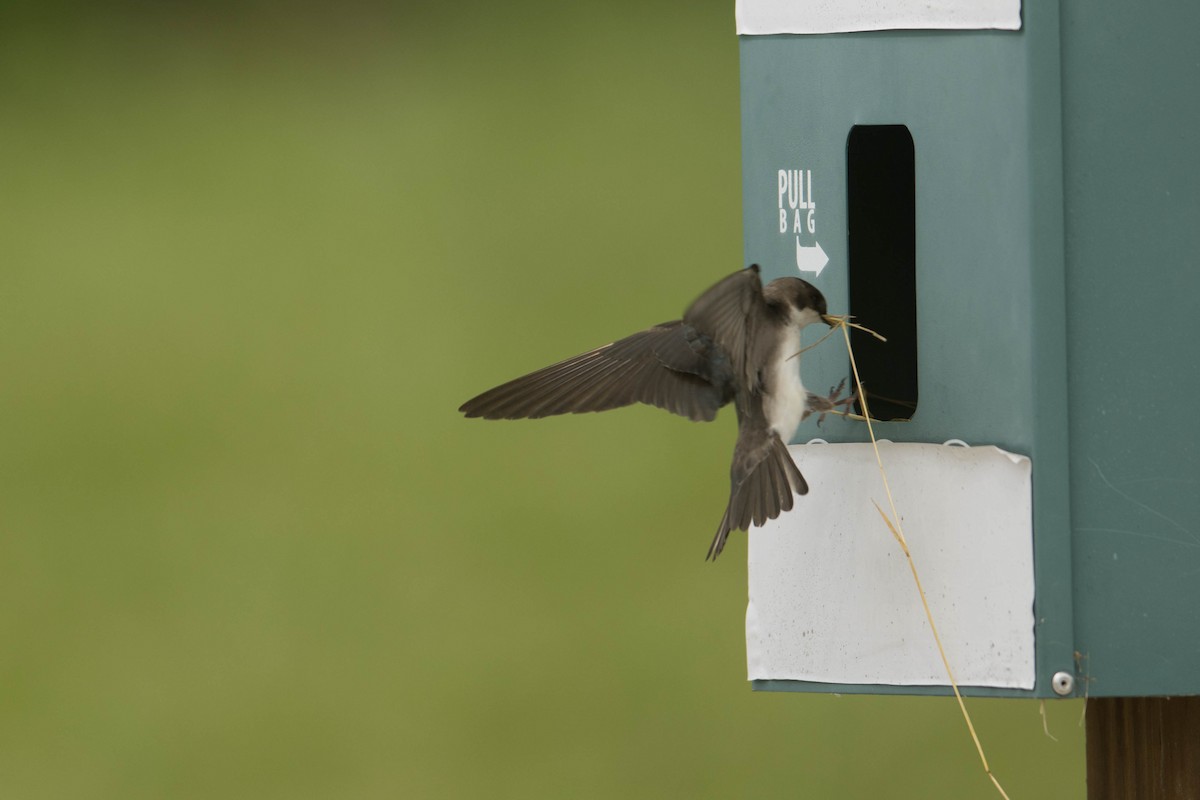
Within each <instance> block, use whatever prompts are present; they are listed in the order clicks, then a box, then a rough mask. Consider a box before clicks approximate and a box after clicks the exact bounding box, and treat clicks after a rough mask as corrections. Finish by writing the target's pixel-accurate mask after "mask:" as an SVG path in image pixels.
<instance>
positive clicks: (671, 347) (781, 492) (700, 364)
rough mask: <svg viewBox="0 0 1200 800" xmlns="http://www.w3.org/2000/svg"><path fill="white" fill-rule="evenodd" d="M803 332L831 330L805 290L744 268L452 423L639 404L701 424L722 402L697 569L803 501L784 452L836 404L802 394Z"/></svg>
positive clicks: (495, 394) (498, 392)
mask: <svg viewBox="0 0 1200 800" xmlns="http://www.w3.org/2000/svg"><path fill="white" fill-rule="evenodd" d="M814 322H825V323H826V324H830V321H829V320H828V319H826V308H825V297H824V296H823V295H822V294H821V292H820V291H819V290H818V289H817V288H816V287H815V286H813V285H812V284H810V283H808V282H807V281H804V280H801V279H800V278H777V279H776V280H773V281H771V282H770V283H768V284H767V285H766V286H765V287H764V286H763V285H762V281H761V280H760V278H759V274H758V265H757V264H754V265H751V266H750V267H748V268H746V269H744V270H741V271H739V272H735V273H734V274H732V275H730V276H728V277H727V278H725V279H723V280H721V281H720V282H719V283H717V284H716V285H715V286H713V287H712V288H711V289H709V290H708V291H706V292H705V293H704V294H702V295H700V297H699V298H697V299H696V302H694V303H692V305H691V306H690V307H689V308H688V309H687V311H685V312H684V314H683V319H681V320H675V321H673V322H664V323H662V324H661V325H655V326H654V327H652V328H649V329H647V330H644V331H641V332H640V333H635V334H633V335H632V336H627V337H625V338H624V339H620V340H618V341H615V342H613V343H611V344H606V345H604V346H603V347H599V348H596V349H595V350H591V351H589V352H587V353H583V354H582V355H578V356H575V357H574V358H569V359H567V360H566V361H561V362H559V363H557V364H554V365H552V366H549V367H546V368H544V369H540V370H538V371H537V372H532V373H530V374H528V375H525V376H524V377H521V378H517V379H516V380H511V381H509V382H508V383H505V384H503V385H501V386H497V387H496V388H494V389H489V390H488V391H486V392H484V393H483V394H481V395H479V396H478V397H475V398H473V399H471V400H468V401H467V402H465V403H463V404H462V406H461V407H460V408H459V411H461V412H463V413H464V414H466V415H467V416H468V417H483V418H484V419H537V418H540V417H548V416H552V415H555V414H579V413H583V412H585V411H607V410H608V409H610V408H620V407H621V406H627V405H632V404H633V403H647V404H650V405H654V406H658V407H659V408H663V409H666V410H667V411H670V412H672V413H674V414H679V415H680V416H684V417H687V418H688V419H692V420H696V421H705V422H710V421H712V420H713V419H715V418H716V416H717V410H718V409H720V408H721V406H724V405H725V404H726V403H729V402H730V401H732V402H733V404H734V408H735V409H736V410H737V419H738V437H737V444H736V445H734V448H733V465H732V467H731V468H730V471H729V478H730V484H731V487H730V494H729V504H728V506H727V507H726V509H725V515H724V516H723V517H722V518H721V524H720V526H719V527H718V528H717V534H716V536H715V537H713V541H712V545H711V546H710V547H709V548H708V557H707V559H706V560H708V559H715V558H716V557H717V556H719V555H720V554H721V551H722V550H723V549H724V547H725V539H726V538H727V537H728V536H729V532H730V531H732V530H737V529H743V530H745V529H748V528H749V526H750V524H751V523H753V524H755V525H762V524H763V523H764V522H766V521H767V520H770V519H775V518H776V517H778V516H779V515H780V514H781V513H783V512H784V511H789V510H791V508H792V496H793V495H794V494H807V493H808V484H807V483H806V482H805V480H804V476H803V475H801V474H800V470H799V469H798V468H797V467H796V464H795V462H793V461H792V457H791V456H790V455H789V454H788V450H787V443H788V441H790V440H791V438H792V436H793V435H794V434H795V432H796V428H797V427H799V425H800V421H801V420H802V419H803V418H804V417H805V416H807V415H808V413H809V411H811V410H822V411H826V410H829V409H830V408H831V407H832V405H835V404H837V403H834V402H831V401H832V398H829V399H827V398H822V397H817V396H816V395H813V394H810V393H808V392H806V391H805V390H804V385H803V384H802V383H801V381H800V365H799V359H793V357H794V356H795V355H796V354H798V353H799V352H800V331H801V329H802V328H804V327H805V326H807V325H810V324H812V323H814ZM842 402H844V401H842Z"/></svg>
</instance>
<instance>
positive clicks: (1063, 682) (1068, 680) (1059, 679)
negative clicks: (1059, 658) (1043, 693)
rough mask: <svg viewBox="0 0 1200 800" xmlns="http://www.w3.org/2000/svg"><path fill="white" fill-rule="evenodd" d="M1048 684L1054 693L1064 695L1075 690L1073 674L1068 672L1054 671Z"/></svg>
mask: <svg viewBox="0 0 1200 800" xmlns="http://www.w3.org/2000/svg"><path fill="white" fill-rule="evenodd" d="M1050 686H1051V688H1053V689H1054V693H1055V694H1057V695H1061V696H1063V697H1066V696H1067V695H1069V694H1070V693H1071V692H1072V691H1074V690H1075V676H1074V675H1072V674H1071V673H1069V672H1056V673H1054V677H1053V678H1051V679H1050Z"/></svg>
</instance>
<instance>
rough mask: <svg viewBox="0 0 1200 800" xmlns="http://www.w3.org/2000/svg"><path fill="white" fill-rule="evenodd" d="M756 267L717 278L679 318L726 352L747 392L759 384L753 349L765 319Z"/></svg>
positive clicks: (758, 343) (765, 307) (765, 306)
mask: <svg viewBox="0 0 1200 800" xmlns="http://www.w3.org/2000/svg"><path fill="white" fill-rule="evenodd" d="M767 316H768V311H767V303H766V300H765V299H764V298H763V287H762V280H761V279H760V278H759V276H758V266H757V265H752V266H750V267H747V268H746V269H743V270H739V271H738V272H735V273H733V274H732V275H730V276H728V277H726V278H724V279H722V280H720V281H718V282H717V283H716V285H714V286H713V287H712V288H710V289H709V290H708V291H706V292H705V293H704V294H702V295H700V296H699V297H698V298H696V301H695V302H694V303H692V304H691V306H689V307H688V310H687V311H685V312H684V314H683V321H684V322H686V323H688V324H689V325H692V326H693V327H694V328H695V329H696V330H698V331H700V332H701V333H703V334H707V335H708V336H711V337H712V339H713V341H714V342H716V344H717V346H718V347H719V348H721V349H722V350H724V351H725V352H726V353H728V354H729V358H730V360H731V361H732V367H733V370H734V372H735V374H737V375H738V376H739V377H740V378H741V380H743V381H744V385H745V388H746V389H747V390H748V391H754V390H756V389H757V388H758V386H759V375H758V371H757V368H756V366H755V365H756V364H757V363H758V360H757V359H756V356H758V355H761V354H759V353H757V352H756V350H757V349H758V348H759V347H760V339H761V338H762V337H760V336H759V333H760V330H759V329H760V327H761V325H762V323H763V321H764V320H765V319H766V318H767Z"/></svg>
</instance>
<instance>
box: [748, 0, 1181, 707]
mask: <svg viewBox="0 0 1200 800" xmlns="http://www.w3.org/2000/svg"><path fill="white" fill-rule="evenodd" d="M772 5H773V4H772V3H769V2H768V3H754V2H751V0H743V2H741V3H740V4H739V8H738V14H739V33H740V34H741V35H740V49H741V82H742V137H743V202H744V226H745V257H746V263H759V264H762V265H763V270H764V275H765V277H768V278H770V277H776V276H779V275H783V274H791V275H795V274H800V275H802V276H804V277H806V278H808V279H809V280H810V281H812V282H813V283H814V284H816V285H817V286H818V287H819V288H820V289H821V290H822V291H823V292H824V293H825V295H826V297H827V298H828V300H829V308H830V310H831V312H836V311H846V310H848V311H849V312H850V313H853V314H856V315H858V321H860V322H862V323H863V324H865V325H868V326H871V327H873V328H877V329H880V330H881V332H884V333H889V331H888V330H884V328H885V327H887V325H888V324H892V325H894V326H895V327H896V328H897V329H898V330H899V331H900V332H901V333H900V335H898V336H897V335H896V334H895V333H894V332H891V333H892V340H891V341H890V342H889V344H888V345H887V346H886V347H887V348H893V349H891V350H884V351H882V353H881V354H879V355H877V357H876V362H875V364H876V366H874V367H873V368H872V367H864V372H865V373H866V374H864V378H865V379H866V380H867V382H868V384H870V383H871V382H872V374H875V375H877V376H879V380H880V382H881V384H880V385H885V386H891V385H896V386H898V387H900V388H898V389H896V391H897V392H900V393H901V394H902V395H903V396H901V397H896V396H894V393H893V396H892V397H891V399H892V400H893V401H895V402H894V403H893V404H892V406H891V408H892V412H893V416H896V417H903V416H905V415H906V413H907V414H909V415H911V418H910V419H907V420H904V421H892V422H883V423H880V424H878V425H877V428H876V432H877V434H878V435H879V436H880V437H881V438H886V439H890V440H893V441H896V442H929V443H941V442H945V441H946V440H949V439H960V440H963V441H965V442H967V443H968V444H971V445H976V444H989V445H996V446H998V447H1001V448H1003V449H1004V450H1008V451H1011V452H1013V453H1018V454H1022V455H1025V456H1028V457H1029V459H1030V460H1031V461H1032V509H1033V511H1032V522H1033V525H1032V528H1033V569H1034V584H1035V602H1034V615H1033V619H1034V638H1035V645H1036V646H1035V665H1034V673H1035V676H1036V680H1035V683H1034V686H1033V688H1032V689H1011V688H1007V689H1006V688H984V687H975V688H972V687H968V688H967V690H966V692H967V693H970V694H978V695H988V696H1026V697H1028V696H1034V697H1056V696H1064V692H1063V691H1062V690H1063V686H1062V685H1061V684H1060V685H1059V687H1058V691H1056V690H1055V687H1054V686H1053V682H1054V676H1056V675H1061V674H1062V673H1065V674H1067V675H1069V676H1071V677H1072V678H1073V685H1071V686H1070V688H1069V691H1066V692H1065V695H1067V696H1070V695H1074V696H1082V695H1084V694H1088V695H1091V696H1132V695H1182V694H1200V444H1198V443H1197V441H1196V438H1197V437H1196V435H1195V433H1194V425H1193V424H1190V423H1191V420H1190V419H1189V416H1188V415H1187V414H1186V411H1187V410H1189V409H1190V408H1191V406H1192V404H1193V403H1194V402H1195V400H1196V399H1197V398H1200V366H1198V365H1197V361H1198V358H1197V352H1198V348H1200V322H1197V314H1196V312H1195V310H1194V309H1193V306H1194V305H1195V302H1196V301H1195V298H1196V297H1197V294H1198V293H1200V148H1198V147H1197V144H1196V143H1197V139H1198V137H1200V90H1198V89H1197V87H1200V45H1197V43H1196V42H1197V40H1196V31H1200V6H1197V5H1195V4H1187V3H1182V2H1176V3H1170V4H1165V5H1160V6H1155V7H1154V8H1149V7H1134V6H1130V5H1128V4H1118V3H1116V2H1113V0H1103V1H1102V2H1086V3H1085V2H1081V1H1080V0H1069V1H1067V0H1064V2H1061V3H1056V2H1039V3H1025V4H1024V6H1023V7H1020V6H1017V7H1016V11H1015V15H1013V14H1012V13H1011V11H1012V9H1011V8H1010V9H1009V14H1008V17H1007V19H1008V20H1009V22H1010V23H1013V24H1007V25H1006V24H995V23H993V22H991V21H987V20H985V21H984V23H982V24H976V23H974V22H971V21H970V20H968V22H967V24H960V25H955V24H950V25H945V24H941V23H939V24H936V25H931V26H930V27H931V28H933V27H937V28H939V29H923V26H922V24H921V20H920V19H908V18H905V19H899V20H885V21H884V23H883V24H879V23H867V24H866V25H865V26H863V27H875V28H883V29H875V30H857V31H856V30H847V29H846V28H853V27H854V24H846V23H845V22H844V21H843V22H842V23H841V25H842V28H841V29H840V30H829V31H823V32H795V31H796V30H797V29H800V30H808V28H806V26H807V25H809V23H810V22H811V21H812V20H811V19H810V18H809V17H806V16H804V11H805V9H804V8H803V7H804V6H811V7H813V8H816V7H818V6H819V5H820V4H817V3H810V4H805V3H799V4H795V3H793V4H786V5H788V6H790V7H791V16H790V17H789V15H788V13H783V14H782V16H781V15H780V14H775V16H772V13H773V12H772V10H771V9H770V8H767V9H766V12H764V13H760V14H758V16H755V13H756V12H757V11H761V10H762V9H761V8H758V9H756V6H768V7H770V6H772ZM850 5H855V4H850ZM865 5H866V6H871V5H872V4H870V3H866V4H865ZM951 5H953V4H951ZM963 5H965V6H968V7H971V6H987V7H996V6H1006V5H1015V4H1006V3H999V4H997V3H991V2H983V3H977V4H976V3H966V4H963ZM1168 5H1169V6H1171V7H1170V8H1169V9H1168V8H1167V7H1166V6H1168ZM797 6H799V7H800V8H799V10H798V12H797ZM1003 12H1004V9H1001V16H1002V17H1003V16H1004V13H1003ZM797 13H799V16H797ZM816 16H817V17H819V16H820V14H816ZM850 16H853V13H851V15H850ZM788 19H790V20H791V22H789V21H788ZM797 20H799V21H798V22H797ZM789 25H790V28H789ZM772 26H774V27H772ZM818 27H819V25H818ZM834 27H836V25H835V26H834ZM900 27H905V28H909V29H906V30H897V29H886V28H900ZM1005 27H1008V28H1011V29H1002V28H1005ZM748 31H749V32H748ZM784 31H786V32H784ZM885 126H886V127H885ZM898 126H903V127H898ZM875 133H882V134H886V135H891V136H892V139H891V140H890V141H892V142H893V144H894V143H896V142H899V149H898V150H896V149H894V150H888V147H889V145H886V144H885V145H881V146H880V148H882V149H880V148H876V149H877V150H878V152H877V153H876V155H878V156H879V157H880V158H883V159H884V160H885V161H886V160H887V159H888V158H890V157H892V156H889V155H888V154H889V153H892V154H893V155H894V154H895V153H899V156H896V157H897V158H900V159H901V161H903V160H904V142H905V141H906V140H908V141H910V142H911V144H910V145H908V147H909V155H908V156H907V159H908V162H909V163H908V164H900V165H899V168H898V171H895V172H890V171H887V170H884V169H883V168H882V167H879V166H878V164H877V163H876V162H872V161H871V160H870V158H869V156H870V155H871V153H870V150H871V147H870V146H869V147H868V148H867V150H868V152H867V156H868V157H863V158H861V159H859V160H860V162H861V163H860V164H859V166H858V167H857V170H858V172H857V173H856V172H855V170H856V167H855V163H854V161H855V159H856V158H859V156H857V155H855V148H856V147H857V145H856V143H855V139H856V137H865V138H864V141H867V140H869V138H870V136H873V135H874V134H875ZM886 135H885V137H884V138H885V139H887V136H886ZM906 137H907V139H906ZM906 169H907V170H909V172H908V173H906V172H905V170H906ZM881 170H882V172H881ZM864 173H865V177H864ZM906 174H907V176H908V177H906ZM879 184H882V186H883V188H882V189H880V188H879ZM872 186H874V188H872ZM906 187H907V188H906ZM881 192H882V194H881ZM889 192H890V193H892V194H889ZM906 192H907V197H908V199H907V200H905V193H906ZM856 195H861V196H856ZM872 197H873V198H874V201H872ZM891 197H897V198H899V200H898V201H897V202H895V203H892V202H890V201H889V200H888V198H891ZM872 202H874V206H872ZM851 217H853V220H852V219H851ZM852 222H853V224H852ZM876 231H878V232H877V233H876ZM906 236H907V237H908V238H906ZM906 259H908V261H906ZM906 280H907V281H908V283H906ZM889 307H892V308H895V307H903V309H907V310H906V311H905V310H902V311H901V313H899V315H898V316H897V317H896V318H894V319H893V318H892V317H891V316H889V314H890V312H888V311H887V310H886V309H888V308H889ZM867 309H871V311H872V313H873V315H874V316H872V314H868V311H867ZM880 309H884V310H882V311H881V310H880ZM881 320H882V321H881ZM908 324H912V325H913V326H914V328H913V329H912V330H908V329H907V328H906V325H908ZM857 344H858V342H857V340H856V345H857ZM889 353H895V354H896V356H895V358H890V357H889ZM892 368H895V369H896V370H898V373H899V377H898V378H897V377H895V376H888V375H887V374H886V373H887V372H888V370H890V369H892ZM872 369H874V372H873V373H872V372H871V370H872ZM848 371H849V369H848V364H847V359H846V355H845V351H844V348H843V347H841V346H840V344H837V343H826V344H825V345H822V346H821V347H819V348H816V349H814V350H813V351H812V352H810V353H806V354H805V356H804V365H803V370H802V374H803V376H804V379H805V382H806V385H808V386H809V388H810V389H814V390H815V389H819V390H822V391H823V390H824V389H825V388H826V387H828V386H832V385H834V384H836V383H837V382H838V381H839V380H840V379H841V378H843V377H844V376H846V375H847V374H848ZM909 373H911V374H909ZM868 392H870V386H868ZM879 394H880V397H881V398H883V399H881V401H880V405H881V406H882V407H885V408H886V407H888V402H887V397H888V395H889V392H886V391H881V392H880V393H879ZM905 409H907V412H906V411H905ZM813 435H815V436H820V437H821V438H823V439H826V440H828V441H830V442H861V441H865V440H866V431H865V429H864V427H863V426H862V425H861V424H860V423H854V422H850V421H844V420H840V419H830V420H827V421H826V422H825V423H824V424H823V426H822V428H821V429H820V430H819V432H814V430H813V429H812V428H811V427H809V428H807V429H806V430H805V431H802V433H801V434H800V437H801V439H800V440H799V441H803V440H804V438H806V437H807V436H813ZM801 502H802V501H801ZM913 646H924V643H914V645H913ZM755 688H756V689H760V690H770V691H836V692H886V693H935V694H936V693H945V692H946V691H948V686H940V687H939V686H928V687H913V686H888V685H882V684H862V683H838V682H836V681H831V682H810V681H798V680H758V681H755Z"/></svg>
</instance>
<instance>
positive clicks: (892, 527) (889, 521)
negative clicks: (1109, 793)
mask: <svg viewBox="0 0 1200 800" xmlns="http://www.w3.org/2000/svg"><path fill="white" fill-rule="evenodd" d="M840 327H841V329H842V334H843V336H844V337H845V339H846V352H847V353H849V354H850V369H851V370H852V371H853V372H854V385H855V386H856V387H857V389H858V400H859V402H860V403H862V410H863V416H864V417H866V420H867V432H868V433H869V434H870V435H871V447H872V448H873V449H874V450H875V463H877V464H878V465H879V474H880V476H881V477H882V478H883V488H884V491H885V492H886V493H887V499H888V506H889V507H890V508H891V510H892V516H891V518H889V517H888V515H887V514H885V513H884V511H883V509H882V508H880V507H879V504H878V503H876V502H875V501H874V500H872V501H871V503H872V504H873V505H874V506H875V510H876V511H878V512H879V516H881V517H883V522H884V524H885V525H887V527H888V530H889V531H891V532H892V536H894V537H895V539H896V541H897V542H898V543H899V544H900V549H901V550H903V551H904V557H905V558H906V559H908V568H909V569H910V570H912V576H913V581H914V582H915V583H916V585H917V594H919V595H920V596H921V605H922V606H923V607H924V608H925V618H926V619H927V620H929V630H930V631H932V632H933V641H934V642H936V643H937V649H938V655H940V656H941V657H942V666H944V667H945V668H946V675H947V677H949V678H950V688H952V689H953V690H954V698H955V699H956V700H958V707H959V710H961V711H962V715H963V719H964V720H965V721H966V723H967V730H968V731H970V732H971V739H972V740H973V741H974V742H975V749H976V750H977V751H978V752H979V760H980V762H982V764H983V771H984V772H985V773H987V776H988V777H989V778H991V780H992V783H993V784H995V786H996V791H998V792H999V793H1000V796H1001V797H1003V798H1004V800H1010V798H1009V796H1008V793H1007V792H1005V791H1004V787H1003V786H1001V785H1000V781H999V780H997V779H996V776H995V775H993V774H992V769H991V767H989V766H988V760H987V756H985V755H984V754H983V744H981V743H980V741H979V736H978V735H977V734H976V733H975V725H974V724H973V723H972V722H971V715H970V714H968V713H967V705H966V703H964V702H963V698H962V694H961V693H960V692H959V691H958V681H956V680H955V679H954V670H952V669H951V668H950V659H948V658H947V657H946V649H945V648H944V647H942V637H941V636H939V635H938V630H937V625H935V624H934V622H933V613H932V612H931V611H930V610H929V601H928V600H927V599H926V598H925V589H924V588H923V587H922V586H921V577H920V576H919V575H918V574H917V565H916V563H915V562H914V561H913V557H912V553H911V552H910V551H909V549H908V540H907V539H906V538H905V537H904V529H903V528H902V527H901V526H900V514H899V513H898V512H897V511H896V501H895V500H894V499H893V498H892V487H891V484H890V483H888V477H887V470H885V469H884V468H883V459H882V458H880V456H879V442H878V441H876V439H875V428H874V426H872V425H871V410H870V409H869V408H868V407H867V395H866V393H865V392H864V391H863V387H862V379H861V378H860V377H859V375H858V364H856V363H855V361H854V349H853V348H851V347H850V329H849V327H847V324H846V322H845V319H844V318H843V319H842V322H841V325H840ZM893 520H895V522H893Z"/></svg>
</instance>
